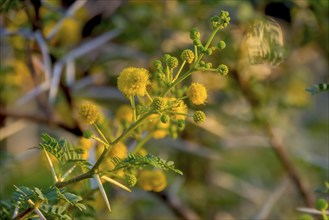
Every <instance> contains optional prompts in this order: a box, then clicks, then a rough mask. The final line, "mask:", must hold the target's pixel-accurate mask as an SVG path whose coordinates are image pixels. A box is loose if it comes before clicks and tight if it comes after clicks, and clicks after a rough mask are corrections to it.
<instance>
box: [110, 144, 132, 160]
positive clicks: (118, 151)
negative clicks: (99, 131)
mask: <svg viewBox="0 0 329 220" xmlns="http://www.w3.org/2000/svg"><path fill="white" fill-rule="evenodd" d="M108 156H109V157H111V158H113V157H117V158H120V159H125V158H126V157H127V156H128V149H127V147H126V145H125V144H124V143H122V142H119V143H117V144H116V145H114V146H113V148H112V149H111V151H110V152H109V154H108Z"/></svg>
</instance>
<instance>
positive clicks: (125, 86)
mask: <svg viewBox="0 0 329 220" xmlns="http://www.w3.org/2000/svg"><path fill="white" fill-rule="evenodd" d="M149 84H150V81H149V71H148V70H146V69H144V68H135V67H128V68H125V69H124V70H123V71H122V72H121V73H120V75H119V77H118V88H119V90H120V91H121V92H122V93H123V94H124V95H125V96H126V97H131V96H135V95H137V96H144V95H145V94H146V87H147V85H149Z"/></svg>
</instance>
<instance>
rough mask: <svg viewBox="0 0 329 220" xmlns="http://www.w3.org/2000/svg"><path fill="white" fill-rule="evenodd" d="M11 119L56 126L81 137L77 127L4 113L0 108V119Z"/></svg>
mask: <svg viewBox="0 0 329 220" xmlns="http://www.w3.org/2000/svg"><path fill="white" fill-rule="evenodd" d="M1 116H3V117H11V118H19V119H26V120H29V121H32V122H35V123H39V124H46V125H49V126H57V127H60V128H62V129H64V130H66V131H68V132H71V133H72V134H75V135H77V136H82V134H83V132H82V131H81V129H80V128H79V127H70V126H69V125H67V124H65V123H63V122H59V121H55V120H51V119H49V118H46V117H40V116H36V115H28V114H21V113H17V112H13V111H10V112H9V111H6V110H4V109H1V108H0V117H1Z"/></svg>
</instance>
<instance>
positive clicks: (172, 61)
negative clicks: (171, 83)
mask: <svg viewBox="0 0 329 220" xmlns="http://www.w3.org/2000/svg"><path fill="white" fill-rule="evenodd" d="M167 65H168V67H169V68H170V69H173V68H176V67H177V66H178V59H177V58H176V57H170V58H169V59H168V62H167Z"/></svg>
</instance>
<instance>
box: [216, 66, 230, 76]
mask: <svg viewBox="0 0 329 220" xmlns="http://www.w3.org/2000/svg"><path fill="white" fill-rule="evenodd" d="M217 72H218V73H220V74H221V75H222V76H226V75H227V74H228V67H227V66H226V65H225V64H220V65H219V66H218V68H217Z"/></svg>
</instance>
